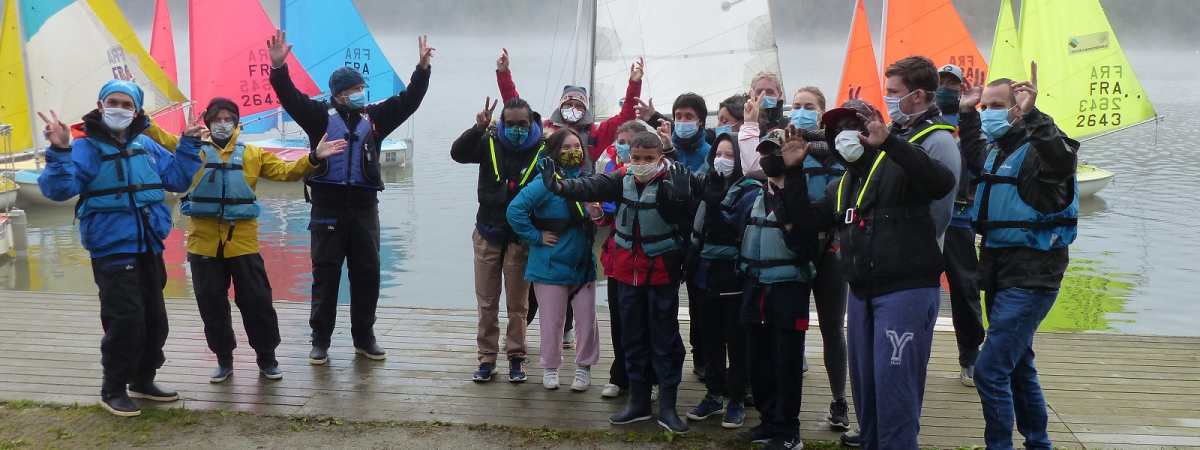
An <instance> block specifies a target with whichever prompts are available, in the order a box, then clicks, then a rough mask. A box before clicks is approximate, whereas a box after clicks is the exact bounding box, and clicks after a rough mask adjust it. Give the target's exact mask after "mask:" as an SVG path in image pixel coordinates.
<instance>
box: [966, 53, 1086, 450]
mask: <svg viewBox="0 0 1200 450" xmlns="http://www.w3.org/2000/svg"><path fill="white" fill-rule="evenodd" d="M1029 75H1030V79H1029V80H1028V81H1022V82H1013V81H1012V80H1009V79H1004V78H1001V79H998V80H995V81H993V82H991V83H989V84H988V85H987V87H986V88H983V89H982V90H980V88H978V87H976V88H974V89H971V90H970V91H968V92H966V93H965V94H964V95H963V98H962V101H961V102H960V110H959V111H960V112H959V119H960V120H959V125H960V126H961V127H962V133H961V135H962V147H963V157H964V158H966V160H967V167H968V168H969V169H970V170H971V172H972V173H974V174H976V176H978V177H979V178H978V180H979V181H980V182H979V183H978V185H977V187H976V191H975V207H976V210H977V212H976V218H975V221H974V226H975V229H976V230H977V231H978V232H979V234H980V235H982V236H983V241H982V243H981V244H980V247H979V274H978V280H979V288H980V289H983V290H984V291H986V293H987V294H986V298H985V302H984V303H985V304H986V305H987V317H988V329H987V340H986V341H985V342H984V343H983V349H982V350H980V353H979V358H978V359H977V360H976V362H975V385H976V387H977V388H978V390H979V399H980V400H981V403H982V404H983V417H984V421H985V424H986V427H985V428H984V433H983V438H984V441H985V442H986V443H987V448H989V449H1011V448H1013V442H1012V432H1013V421H1014V417H1015V418H1016V423H1018V424H1020V425H1019V426H1018V430H1019V431H1020V432H1021V434H1022V435H1024V436H1025V447H1026V448H1052V446H1051V443H1050V439H1049V436H1048V435H1047V433H1046V427H1047V423H1048V418H1047V412H1046V402H1045V399H1044V398H1043V397H1042V389H1041V385H1040V384H1039V382H1038V377H1037V369H1036V368H1035V367H1034V363H1033V359H1034V351H1033V341H1034V332H1035V331H1036V330H1037V328H1038V326H1039V325H1040V324H1041V322H1042V320H1043V319H1045V317H1046V314H1047V313H1048V312H1049V311H1050V308H1051V307H1053V306H1054V301H1055V299H1056V298H1057V296H1058V290H1059V289H1060V288H1061V286H1062V279H1063V274H1064V273H1065V272H1066V270H1067V265H1068V264H1069V263H1070V254H1069V250H1068V247H1069V246H1070V244H1071V243H1072V242H1073V241H1074V240H1075V237H1076V234H1077V232H1078V231H1077V221H1078V216H1079V189H1078V186H1077V182H1076V179H1075V167H1076V164H1077V163H1078V151H1079V143H1078V142H1076V141H1074V140H1072V139H1070V138H1068V137H1067V135H1066V134H1065V133H1063V131H1062V130H1061V129H1059V128H1058V127H1057V126H1056V125H1055V124H1054V119H1053V118H1052V117H1050V116H1049V115H1046V113H1044V112H1042V111H1041V110H1039V109H1037V108H1036V107H1035V101H1036V100H1037V95H1038V91H1037V64H1036V63H1032V64H1031V67H1030V70H1029ZM976 105H981V107H982V110H983V111H982V112H976V110H975V107H976ZM985 137H986V138H990V140H991V141H992V142H990V143H989V142H988V139H985Z"/></svg>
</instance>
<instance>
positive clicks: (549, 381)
mask: <svg viewBox="0 0 1200 450" xmlns="http://www.w3.org/2000/svg"><path fill="white" fill-rule="evenodd" d="M542 386H543V387H545V388H546V389H550V390H555V389H558V369H546V373H544V374H542Z"/></svg>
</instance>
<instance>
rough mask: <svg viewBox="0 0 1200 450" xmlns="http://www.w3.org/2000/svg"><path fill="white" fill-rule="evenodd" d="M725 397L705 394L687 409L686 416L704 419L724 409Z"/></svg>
mask: <svg viewBox="0 0 1200 450" xmlns="http://www.w3.org/2000/svg"><path fill="white" fill-rule="evenodd" d="M724 404H725V399H724V398H722V397H721V396H719V395H717V396H714V395H705V396H704V400H700V404H699V405H696V407H695V408H692V410H691V411H688V413H687V418H689V419H692V420H704V419H707V418H708V416H711V415H713V414H717V413H720V412H721V411H724V410H725V408H724Z"/></svg>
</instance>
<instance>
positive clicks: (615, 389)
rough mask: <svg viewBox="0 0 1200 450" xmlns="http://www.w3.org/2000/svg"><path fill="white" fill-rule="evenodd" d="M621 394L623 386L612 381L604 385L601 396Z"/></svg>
mask: <svg viewBox="0 0 1200 450" xmlns="http://www.w3.org/2000/svg"><path fill="white" fill-rule="evenodd" d="M620 395H621V387H620V386H617V385H615V384H612V383H608V384H606V385H604V389H602V390H601V391H600V396H601V397H607V398H616V397H619V396H620Z"/></svg>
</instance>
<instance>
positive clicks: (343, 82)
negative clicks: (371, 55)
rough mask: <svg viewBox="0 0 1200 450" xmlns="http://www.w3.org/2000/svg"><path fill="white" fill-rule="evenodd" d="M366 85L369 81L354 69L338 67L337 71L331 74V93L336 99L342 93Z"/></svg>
mask: <svg viewBox="0 0 1200 450" xmlns="http://www.w3.org/2000/svg"><path fill="white" fill-rule="evenodd" d="M366 83H367V80H366V79H365V78H363V76H362V74H361V73H358V71H357V70H354V68H353V67H347V66H342V67H338V68H337V70H334V71H333V73H331V74H329V93H330V94H333V95H334V96H335V97H336V96H337V95H338V94H341V93H342V91H345V90H347V89H350V88H352V87H355V86H358V85H360V84H366Z"/></svg>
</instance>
